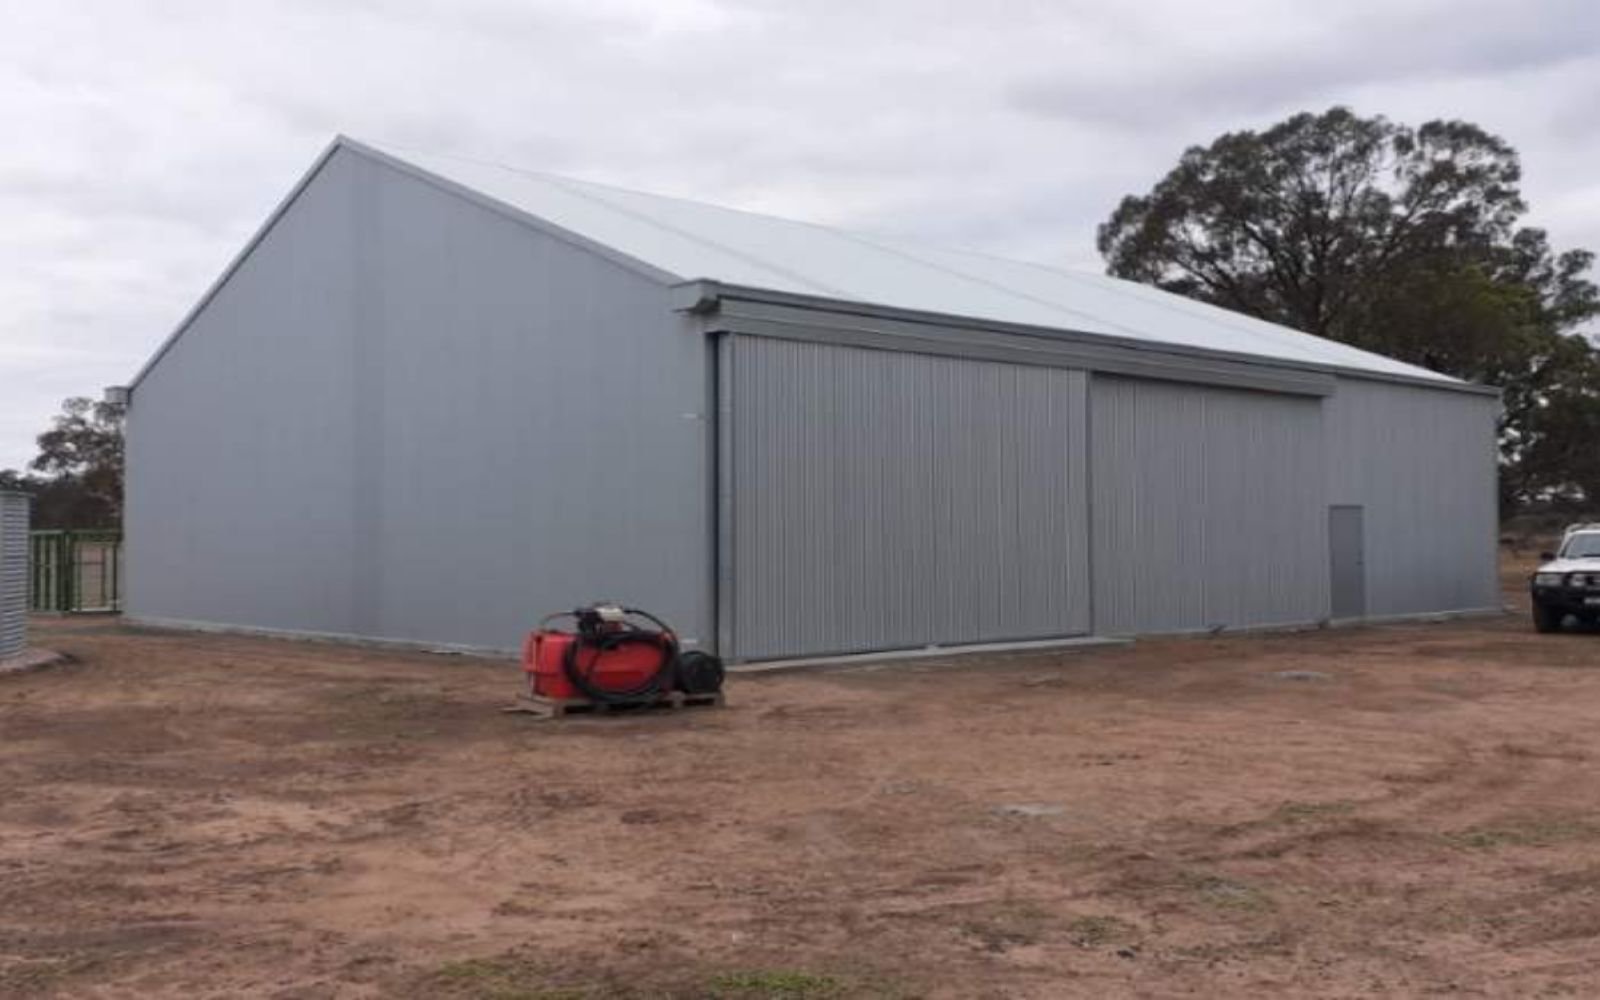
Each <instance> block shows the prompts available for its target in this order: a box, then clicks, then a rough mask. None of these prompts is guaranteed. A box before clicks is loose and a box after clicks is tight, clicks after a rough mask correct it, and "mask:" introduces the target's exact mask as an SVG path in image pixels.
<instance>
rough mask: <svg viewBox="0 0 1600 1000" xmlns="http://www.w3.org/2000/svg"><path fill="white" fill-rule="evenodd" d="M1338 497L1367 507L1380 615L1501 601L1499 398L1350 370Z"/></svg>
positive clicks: (1337, 446) (1339, 409) (1370, 599)
mask: <svg viewBox="0 0 1600 1000" xmlns="http://www.w3.org/2000/svg"><path fill="white" fill-rule="evenodd" d="M1327 407H1328V409H1327V418H1326V423H1327V433H1328V502H1329V503H1330V504H1358V505H1360V506H1362V507H1363V508H1365V511H1364V518H1363V521H1364V526H1365V534H1366V538H1365V551H1366V596H1367V613H1368V614H1369V615H1398V614H1418V613H1423V612H1430V611H1453V610H1463V609H1481V608H1492V607H1497V606H1498V605H1499V603H1500V594H1499V583H1498V580H1497V575H1496V559H1497V555H1496V551H1495V535H1496V527H1497V523H1498V510H1497V499H1496V497H1497V493H1496V487H1495V477H1496V464H1495V463H1496V457H1495V423H1496V417H1497V412H1498V409H1497V401H1496V400H1495V399H1493V398H1492V397H1487V396H1474V395H1467V394H1464V393H1458V392H1447V391H1440V390H1434V389H1424V388H1419V387H1415V386H1405V385H1393V384H1390V383H1385V382H1372V381H1366V380H1361V379H1351V378H1340V379H1339V391H1338V392H1337V393H1336V394H1335V395H1334V396H1333V397H1332V398H1330V399H1329V400H1328V403H1327Z"/></svg>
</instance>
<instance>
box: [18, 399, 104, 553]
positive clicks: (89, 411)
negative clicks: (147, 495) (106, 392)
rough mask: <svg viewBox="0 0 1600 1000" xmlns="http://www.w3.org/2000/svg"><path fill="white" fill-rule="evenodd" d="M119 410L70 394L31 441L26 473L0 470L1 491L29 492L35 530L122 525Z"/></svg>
mask: <svg viewBox="0 0 1600 1000" xmlns="http://www.w3.org/2000/svg"><path fill="white" fill-rule="evenodd" d="M122 422H123V411H122V407H120V406H117V405H115V404H112V403H97V402H95V401H94V400H92V399H88V398H86V397H82V396H75V397H73V398H71V399H68V400H65V401H64V402H63V403H62V404H61V412H60V413H59V414H57V415H56V416H55V418H54V419H53V420H52V421H51V426H50V429H49V430H47V431H45V432H44V433H42V434H40V435H39V437H38V438H37V439H36V440H37V441H38V445H39V454H38V455H37V456H36V457H35V458H34V459H33V461H31V462H29V463H28V468H29V470H30V471H29V472H26V473H24V472H19V471H17V470H15V469H0V489H8V490H21V491H22V492H24V493H29V494H32V496H33V502H34V511H33V524H34V527H36V528H115V527H117V526H119V525H120V523H121V521H122Z"/></svg>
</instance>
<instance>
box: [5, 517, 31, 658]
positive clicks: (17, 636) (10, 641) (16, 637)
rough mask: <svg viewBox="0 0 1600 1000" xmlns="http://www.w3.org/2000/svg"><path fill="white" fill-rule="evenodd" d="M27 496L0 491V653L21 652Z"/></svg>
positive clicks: (25, 595)
mask: <svg viewBox="0 0 1600 1000" xmlns="http://www.w3.org/2000/svg"><path fill="white" fill-rule="evenodd" d="M28 509H29V500H28V497H27V496H26V495H24V494H21V493H0V657H6V656H12V655H14V654H16V653H20V652H22V647H23V644H24V643H25V641H26V639H27V629H28Z"/></svg>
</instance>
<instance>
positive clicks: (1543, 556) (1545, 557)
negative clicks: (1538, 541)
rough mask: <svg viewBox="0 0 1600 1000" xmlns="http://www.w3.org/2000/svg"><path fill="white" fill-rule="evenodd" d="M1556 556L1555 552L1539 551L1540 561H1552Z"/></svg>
mask: <svg viewBox="0 0 1600 1000" xmlns="http://www.w3.org/2000/svg"><path fill="white" fill-rule="evenodd" d="M1555 557H1556V554H1555V553H1554V552H1541V553H1539V561H1540V562H1552V561H1554V559H1555Z"/></svg>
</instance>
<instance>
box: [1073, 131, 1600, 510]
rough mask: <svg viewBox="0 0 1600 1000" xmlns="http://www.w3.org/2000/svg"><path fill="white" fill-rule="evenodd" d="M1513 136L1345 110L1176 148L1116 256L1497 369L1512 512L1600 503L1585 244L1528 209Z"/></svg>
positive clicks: (1207, 287) (1132, 217) (1483, 373)
mask: <svg viewBox="0 0 1600 1000" xmlns="http://www.w3.org/2000/svg"><path fill="white" fill-rule="evenodd" d="M1521 177H1522V171H1521V165H1520V163H1519V161H1518V157H1517V153H1516V151H1515V150H1513V149H1512V148H1511V147H1510V146H1509V145H1508V144H1507V143H1506V142H1505V141H1504V140H1503V139H1500V138H1499V137H1497V136H1494V135H1491V134H1489V133H1488V132H1485V131H1484V130H1483V129H1481V128H1479V127H1478V126H1476V125H1472V124H1469V123H1467V122H1461V121H1430V122H1427V123H1425V124H1423V125H1421V126H1419V127H1416V128H1413V127H1410V126H1407V125H1401V124H1397V123H1395V122H1391V121H1389V120H1388V119H1385V118H1382V117H1375V118H1363V117H1360V116H1358V115H1356V114H1354V113H1353V112H1351V111H1350V110H1348V109H1346V108H1340V107H1336V108H1333V109H1331V110H1329V111H1327V112H1325V113H1323V114H1309V113H1305V114H1298V115H1295V116H1294V117H1292V118H1289V119H1288V120H1286V121H1284V122H1281V123H1279V124H1277V125H1274V126H1272V127H1271V128H1268V129H1266V130H1265V131H1261V132H1253V131H1241V132H1230V133H1228V134H1226V135H1223V136H1221V137H1220V138H1218V139H1216V140H1215V141H1214V142H1212V143H1211V144H1210V145H1209V146H1205V147H1199V146H1196V147H1193V148H1191V149H1189V150H1187V151H1185V152H1184V153H1183V155H1182V157H1180V159H1179V161H1178V165H1177V166H1176V167H1174V168H1173V169H1172V170H1171V171H1170V172H1169V173H1168V174H1167V175H1166V176H1165V177H1163V178H1162V179H1161V180H1160V181H1159V182H1157V184H1156V185H1155V187H1154V188H1153V189H1152V190H1151V191H1150V192H1149V193H1147V194H1144V195H1131V196H1129V197H1127V198H1124V199H1123V200H1122V203H1121V204H1120V205H1118V206H1117V208H1116V211H1114V212H1113V213H1112V215H1111V217H1110V219H1109V220H1107V221H1106V222H1105V223H1104V224H1103V225H1102V226H1101V227H1100V231H1099V240H1098V243H1099V249H1100V253H1101V255H1102V256H1103V257H1104V258H1105V261H1106V265H1107V270H1108V271H1109V273H1111V274H1113V275H1115V276H1117V277H1122V278H1129V279H1132V280H1134V281H1141V282H1145V283H1147V284H1151V285H1156V286H1159V287H1161V288H1165V289H1167V290H1169V291H1174V292H1177V293H1179V294H1182V295H1187V296H1189V297H1191V298H1195V299H1200V300H1202V301H1205V302H1211V303H1214V304H1216V305H1220V306H1225V307H1227V308H1229V309H1234V310H1238V311H1240V312H1244V313H1248V314H1250V315H1252V316H1258V317H1260V318H1262V319H1265V320H1270V321H1272V322H1274V323H1281V324H1284V325H1286V326H1291V327H1294V328H1296V329H1299V330H1304V331H1305V332H1307V333H1313V334H1316V335H1317V336H1319V337H1328V338H1331V339H1333V340H1337V341H1341V342H1343V343H1347V344H1351V345H1354V346H1356V347H1360V348H1364V349H1366V350H1370V351H1376V352H1378V353H1380V354H1386V355H1389V356H1391V357H1395V358H1398V359H1400V360H1402V361H1408V362H1411V363H1414V364H1418V365H1422V366H1424V367H1427V368H1432V369H1434V370H1437V371H1440V372H1443V373H1445V374H1447V375H1453V376H1455V377H1457V378H1463V379H1468V380H1471V381H1474V382H1483V383H1487V384H1489V385H1493V386H1498V387H1499V388H1500V389H1501V390H1503V392H1504V405H1505V411H1504V416H1503V418H1502V421H1501V430H1500V496H1501V502H1502V509H1503V510H1504V511H1505V512H1506V513H1510V512H1512V511H1513V510H1517V509H1527V508H1529V507H1537V506H1545V505H1574V504H1585V503H1587V504H1597V503H1600V351H1597V349H1596V345H1595V343H1594V342H1593V341H1592V340H1591V338H1590V337H1589V336H1587V335H1585V333H1584V332H1583V331H1584V330H1585V328H1586V326H1587V325H1590V324H1592V322H1593V321H1594V320H1595V317H1596V315H1597V314H1600V292H1597V289H1596V287H1595V284H1594V283H1593V282H1592V281H1591V280H1590V279H1589V271H1590V265H1591V264H1592V263H1593V262H1594V255H1593V254H1592V253H1591V252H1589V251H1588V250H1579V249H1572V250H1564V251H1560V252H1557V251H1556V250H1554V249H1552V248H1551V246H1550V242H1549V239H1548V237H1547V235H1546V233H1545V232H1544V231H1543V230H1541V229H1536V228H1532V227H1528V226H1524V225H1522V224H1521V220H1522V217H1523V216H1524V215H1525V214H1526V212H1527V210H1528V206H1527V203H1526V202H1525V201H1524V200H1523V197H1522V193H1521V189H1520V186H1519V185H1520V181H1521Z"/></svg>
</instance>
